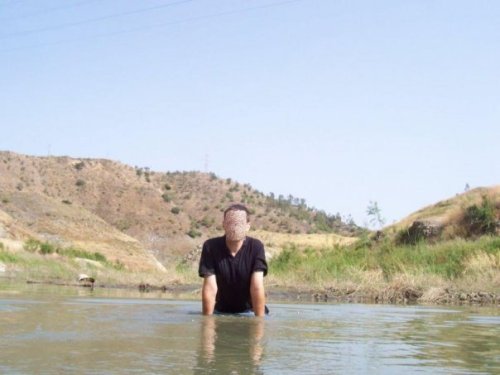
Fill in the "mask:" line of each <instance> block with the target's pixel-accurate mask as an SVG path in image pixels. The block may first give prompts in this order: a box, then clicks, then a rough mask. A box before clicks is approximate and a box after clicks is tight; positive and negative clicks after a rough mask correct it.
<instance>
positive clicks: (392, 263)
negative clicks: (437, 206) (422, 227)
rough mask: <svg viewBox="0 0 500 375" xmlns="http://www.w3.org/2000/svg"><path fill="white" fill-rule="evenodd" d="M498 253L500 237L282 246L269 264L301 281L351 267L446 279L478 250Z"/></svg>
mask: <svg viewBox="0 0 500 375" xmlns="http://www.w3.org/2000/svg"><path fill="white" fill-rule="evenodd" d="M479 251H481V252H485V253H488V254H497V253H499V252H500V237H490V236H484V237H481V238H479V239H478V240H475V241H472V240H471V241H466V240H462V239H457V240H452V241H446V242H442V243H439V244H434V245H432V244H426V243H424V242H420V243H418V244H417V245H414V246H410V245H406V246H396V245H393V244H392V243H389V242H387V243H382V244H379V245H377V246H374V247H369V246H366V245H365V246H358V247H356V246H352V247H347V248H339V247H332V248H322V249H319V250H315V249H312V248H307V249H305V250H304V251H301V250H299V249H298V248H296V247H293V246H291V247H288V248H285V249H284V250H283V251H282V252H281V253H280V254H279V255H278V256H277V257H275V258H273V259H272V260H271V261H270V263H269V268H270V271H269V272H270V273H272V274H275V275H276V276H277V277H278V278H283V279H286V278H287V277H292V276H293V278H295V279H296V278H297V277H298V278H299V279H301V280H302V281H304V282H321V281H327V280H331V279H342V278H348V276H349V275H348V274H349V272H350V270H353V269H356V270H358V271H371V270H382V271H383V274H384V277H385V278H386V280H390V279H391V278H392V277H394V276H395V275H397V274H401V273H407V274H408V273H409V274H422V273H423V274H428V275H436V276H440V277H441V278H443V279H446V280H456V279H458V278H460V277H461V275H462V273H463V270H464V264H465V262H466V260H467V259H468V258H469V257H471V256H472V255H474V254H476V253H477V252H479Z"/></svg>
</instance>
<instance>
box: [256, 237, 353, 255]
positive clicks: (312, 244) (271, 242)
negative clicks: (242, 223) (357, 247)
mask: <svg viewBox="0 0 500 375" xmlns="http://www.w3.org/2000/svg"><path fill="white" fill-rule="evenodd" d="M250 236H252V237H255V238H258V239H259V240H261V241H262V243H263V244H264V246H265V248H266V255H267V256H268V258H269V259H272V258H273V257H274V256H275V255H278V254H279V253H280V252H281V251H282V250H283V249H284V248H286V247H288V246H295V247H297V248H299V249H304V248H315V249H319V248H329V247H337V246H348V245H351V244H353V243H354V242H356V241H357V240H358V239H357V238H355V237H345V236H340V235H338V234H334V233H314V234H302V233H301V234H288V233H277V232H268V231H263V230H255V231H251V232H250Z"/></svg>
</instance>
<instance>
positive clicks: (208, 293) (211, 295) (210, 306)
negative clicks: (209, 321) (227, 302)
mask: <svg viewBox="0 0 500 375" xmlns="http://www.w3.org/2000/svg"><path fill="white" fill-rule="evenodd" d="M216 295H217V281H216V280H215V275H210V276H207V277H205V278H204V279H203V287H202V289H201V300H202V305H203V315H212V314H213V313H214V308H215V296H216Z"/></svg>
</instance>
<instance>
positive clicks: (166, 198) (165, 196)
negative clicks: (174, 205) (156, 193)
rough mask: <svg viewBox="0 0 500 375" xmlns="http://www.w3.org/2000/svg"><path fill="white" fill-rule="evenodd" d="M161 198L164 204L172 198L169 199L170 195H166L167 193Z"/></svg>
mask: <svg viewBox="0 0 500 375" xmlns="http://www.w3.org/2000/svg"><path fill="white" fill-rule="evenodd" d="M161 197H162V198H163V200H164V201H165V202H167V203H168V202H170V201H171V200H172V198H170V195H168V194H167V193H165V194H162V196H161Z"/></svg>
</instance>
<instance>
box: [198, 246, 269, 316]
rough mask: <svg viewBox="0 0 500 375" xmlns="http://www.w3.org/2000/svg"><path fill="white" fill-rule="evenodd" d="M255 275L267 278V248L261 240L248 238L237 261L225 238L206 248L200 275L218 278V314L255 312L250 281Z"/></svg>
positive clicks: (201, 262)
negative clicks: (262, 273)
mask: <svg viewBox="0 0 500 375" xmlns="http://www.w3.org/2000/svg"><path fill="white" fill-rule="evenodd" d="M255 271H262V272H264V276H265V275H266V274H267V263H266V255H265V252H264V245H263V244H262V242H260V241H259V240H257V239H255V238H252V237H246V238H245V241H244V242H243V245H242V247H241V249H240V250H239V251H238V252H237V253H236V255H235V256H234V257H233V256H232V255H231V252H230V251H229V249H228V248H227V246H226V237H225V236H223V237H216V238H212V239H209V240H207V241H205V243H204V244H203V250H202V253H201V259H200V267H199V270H198V274H199V275H200V277H206V276H210V275H215V279H216V281H217V296H216V303H215V309H216V310H217V311H220V312H228V313H238V312H243V311H247V310H249V309H251V308H252V302H251V297H250V280H251V278H252V274H253V273H254V272H255Z"/></svg>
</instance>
